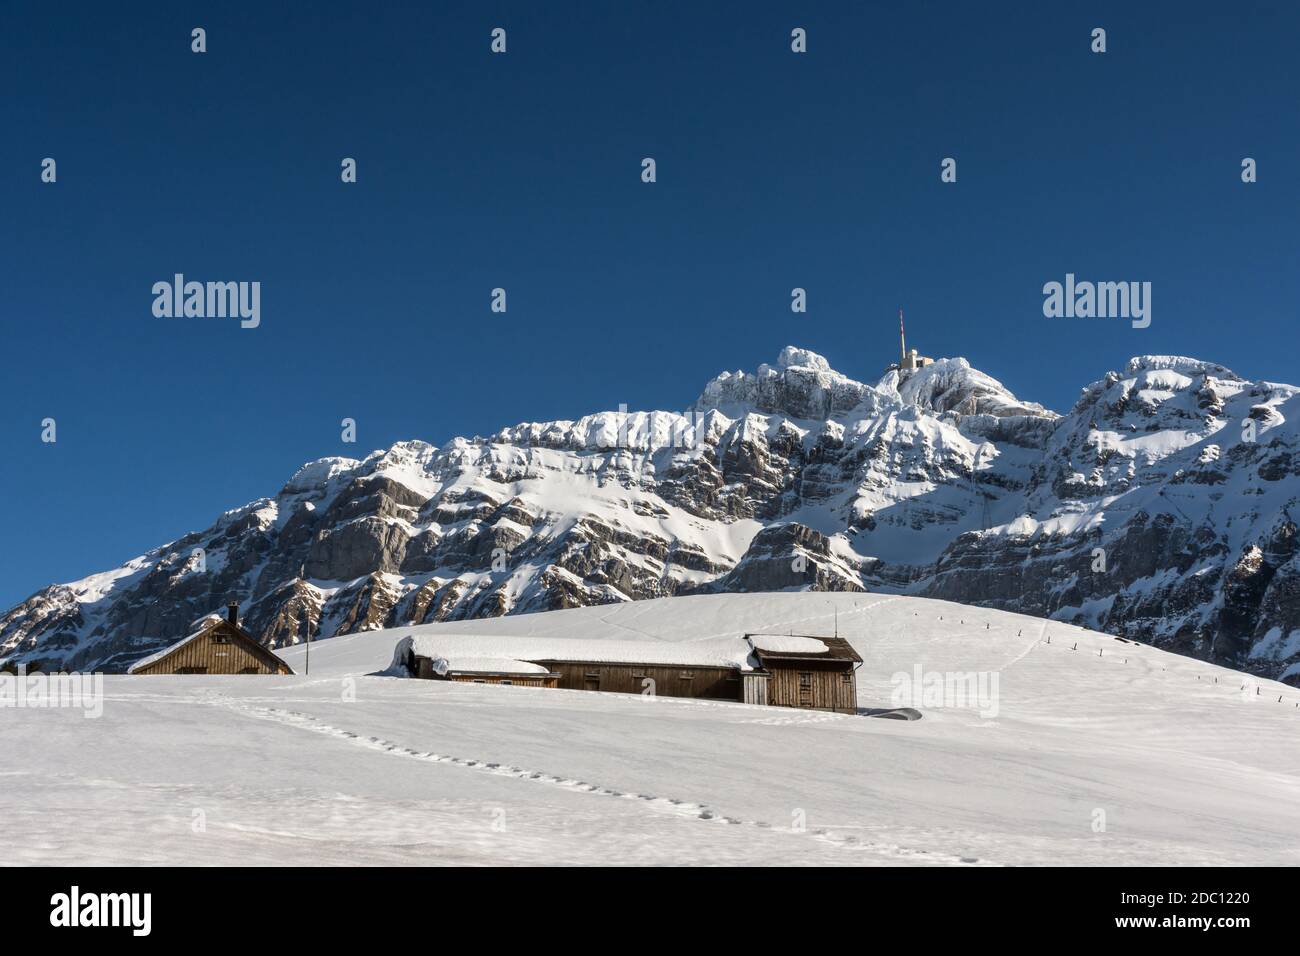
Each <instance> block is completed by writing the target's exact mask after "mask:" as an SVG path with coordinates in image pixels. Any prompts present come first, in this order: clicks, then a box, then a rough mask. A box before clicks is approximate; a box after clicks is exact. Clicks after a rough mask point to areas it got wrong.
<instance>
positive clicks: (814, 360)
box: [776, 345, 838, 374]
mask: <svg viewBox="0 0 1300 956" xmlns="http://www.w3.org/2000/svg"><path fill="white" fill-rule="evenodd" d="M776 364H777V367H778V368H810V369H812V370H813V371H815V372H833V371H834V369H832V368H831V363H830V362H828V361H826V358H825V357H824V356H821V355H818V354H817V353H816V352H814V351H812V350H811V349H801V348H799V347H798V346H796V345H787V346H786V347H785V348H783V349H782V350H781V354H780V355H779V356H778V357H777V360H776ZM837 374H838V373H837Z"/></svg>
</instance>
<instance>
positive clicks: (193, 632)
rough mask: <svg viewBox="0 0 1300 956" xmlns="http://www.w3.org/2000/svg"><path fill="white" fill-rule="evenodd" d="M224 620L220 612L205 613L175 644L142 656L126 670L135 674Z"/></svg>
mask: <svg viewBox="0 0 1300 956" xmlns="http://www.w3.org/2000/svg"><path fill="white" fill-rule="evenodd" d="M224 620H225V618H224V617H222V616H221V615H220V614H205V615H204V616H203V617H201V618H199V619H198V620H197V621H195V622H194V623H193V624H191V625H190V632H189V633H188V634H186V635H185V636H184V637H182V638H181V639H180V640H179V641H176V642H175V643H174V644H168V645H167V646H166V647H164V648H163V649H162V650H160V651H154V652H153V653H152V654H150V655H149V656H148V657H142V658H140V659H139V660H138V661H136V662H135V663H134V664H132V665H131V666H130V667H128V668H127V669H126V672H127V673H128V674H134V673H135V672H136V671H137V670H139V669H140V668H142V667H148V666H149V665H150V664H153V663H156V662H157V661H160V660H162V659H163V658H164V657H166V656H167V655H168V654H170V653H171V652H172V651H174V650H176V648H178V647H180V646H181V645H182V644H184V643H185V642H186V641H191V640H193V639H194V638H196V637H198V636H199V635H200V634H202V633H203V632H204V631H206V630H207V629H208V628H210V627H211V626H212V625H213V624H220V623H221V622H222V621H224Z"/></svg>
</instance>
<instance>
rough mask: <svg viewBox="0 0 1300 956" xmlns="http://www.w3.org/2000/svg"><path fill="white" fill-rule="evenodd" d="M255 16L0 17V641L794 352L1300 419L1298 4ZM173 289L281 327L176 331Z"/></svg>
mask: <svg viewBox="0 0 1300 956" xmlns="http://www.w3.org/2000/svg"><path fill="white" fill-rule="evenodd" d="M273 6H275V5H268V4H263V3H227V2H223V3H221V4H189V3H175V2H168V3H155V4H147V3H133V4H130V5H128V6H126V7H123V6H121V5H102V4H65V5H59V6H58V7H57V8H52V7H50V6H49V5H48V4H38V3H27V2H15V3H10V4H7V5H5V6H4V7H3V8H0V90H2V91H3V92H0V129H2V130H3V131H4V134H3V139H2V142H3V149H0V172H2V175H0V210H2V213H3V218H4V224H5V227H4V228H3V229H2V230H0V253H2V255H3V262H4V267H3V271H2V272H0V276H2V277H3V285H2V286H0V321H2V322H3V327H2V331H0V336H2V338H0V341H2V342H3V355H4V357H5V361H4V371H5V374H4V376H3V380H2V381H0V407H2V408H3V415H2V417H0V441H2V442H3V445H2V446H0V447H3V448H4V450H5V452H6V458H5V467H4V468H3V469H0V483H2V486H0V502H3V504H0V508H3V511H2V512H0V514H2V516H3V521H2V524H0V526H2V527H3V529H4V536H5V546H4V548H3V549H0V605H4V606H8V605H10V604H12V603H14V602H16V601H18V600H21V599H22V598H23V597H25V596H27V595H28V594H30V593H31V592H33V591H34V590H36V589H37V588H39V587H41V586H43V585H45V584H48V583H50V582H53V581H64V580H69V579H72V578H76V577H80V576H83V575H85V574H87V573H90V572H93V571H97V570H103V569H106V568H109V567H112V566H115V565H117V564H119V563H120V562H121V561H123V560H125V559H127V558H129V557H132V556H134V555H135V554H138V553H140V552H142V551H145V550H147V549H148V548H150V547H153V546H155V545H158V544H160V543H162V542H164V541H166V540H170V539H172V538H175V537H178V536H180V535H181V534H183V533H185V532H186V531H189V530H194V529H197V528H202V527H205V526H207V525H208V524H209V523H210V522H211V521H212V520H213V519H214V518H215V517H216V516H217V515H218V514H219V513H220V512H221V511H223V510H225V509H226V508H229V507H234V506H236V505H239V504H242V503H244V502H246V501H249V500H252V499H254V498H257V497H260V496H263V495H270V494H274V493H275V492H276V491H277V490H278V489H279V487H280V486H281V485H282V484H283V482H284V481H285V480H286V479H287V478H288V477H289V475H290V474H292V473H293V471H294V470H295V469H296V468H297V466H298V465H299V464H301V463H302V462H304V461H307V460H310V459H313V458H318V457H322V456H325V455H336V454H345V455H353V456H358V457H359V456H360V455H361V454H364V453H365V452H366V451H369V450H371V449H374V448H380V447H385V446H387V445H389V444H391V443H393V442H395V441H398V440H402V439H408V438H421V439H425V440H428V441H431V442H434V443H440V442H443V441H445V440H447V439H448V438H450V437H452V436H455V435H459V434H475V433H488V432H491V431H495V430H496V429H497V428H499V427H501V426H503V425H507V424H512V423H515V422H518V421H525V420H547V419H554V418H575V417H578V416H580V415H582V414H586V413H589V412H593V411H597V410H602V409H611V408H617V407H618V406H619V405H620V404H626V405H627V406H628V407H630V408H666V409H681V408H684V407H685V406H686V405H687V404H688V403H690V402H691V401H692V400H693V399H694V398H695V396H696V395H697V394H698V392H699V390H700V388H701V387H702V386H703V384H704V383H705V382H706V381H707V380H708V379H709V378H711V377H712V376H713V375H715V374H716V373H717V372H718V371H720V370H722V369H736V368H745V369H750V368H753V367H755V366H757V365H758V364H759V363H760V362H764V361H767V362H771V361H773V360H774V358H775V356H776V354H777V352H778V351H779V350H780V348H781V347H782V346H783V345H786V344H791V343H793V344H799V345H802V346H805V347H808V348H812V349H815V350H817V351H819V352H821V353H823V354H825V355H826V356H827V357H828V358H829V359H830V360H831V362H832V364H833V365H835V367H837V368H838V369H840V370H841V371H843V372H845V373H847V374H850V375H853V376H855V377H858V378H863V379H873V378H874V377H875V376H877V375H878V374H879V373H880V371H881V369H882V367H883V366H884V365H885V364H886V362H888V361H890V360H891V359H892V357H893V354H894V352H893V350H894V348H895V343H896V338H895V323H896V313H897V310H898V308H899V307H900V306H902V307H904V308H905V309H906V310H907V315H908V326H909V332H910V339H911V344H914V345H916V346H917V347H918V348H920V349H921V350H922V351H923V352H925V353H927V354H931V355H943V356H949V355H963V356H966V357H967V358H969V359H970V360H971V362H972V363H973V364H974V365H976V366H977V367H979V368H981V369H983V370H985V371H986V372H988V373H990V374H992V375H994V376H996V377H998V378H1000V379H1001V380H1002V381H1003V382H1005V383H1006V384H1007V385H1008V386H1009V387H1010V388H1011V389H1012V390H1013V391H1015V392H1016V393H1017V394H1019V395H1021V396H1022V397H1025V398H1029V399H1032V400H1036V401H1040V402H1043V403H1044V404H1047V405H1049V406H1051V407H1054V408H1056V409H1058V410H1062V411H1063V410H1065V409H1067V408H1068V407H1069V406H1070V405H1071V404H1072V403H1073V401H1074V399H1075V398H1076V396H1077V394H1078V389H1079V388H1080V387H1082V386H1083V385H1085V384H1087V383H1088V382H1090V381H1093V380H1095V379H1097V378H1100V377H1101V376H1102V375H1103V374H1104V373H1105V372H1106V371H1107V370H1108V369H1111V368H1118V367H1120V366H1122V365H1123V363H1124V362H1125V361H1126V360H1127V359H1128V358H1129V357H1130V356H1132V355H1135V354H1143V353H1162V354H1163V353H1177V354H1190V355H1195V356H1198V357H1203V358H1210V359H1213V360H1216V361H1220V362H1223V363H1224V364H1226V365H1228V366H1230V367H1232V368H1234V369H1236V370H1237V371H1238V372H1239V373H1240V374H1243V375H1246V376H1248V377H1251V378H1266V379H1272V380H1276V381H1288V382H1296V381H1297V380H1300V374H1297V372H1296V371H1295V361H1294V357H1295V354H1296V344H1297V338H1298V337H1297V335H1296V333H1295V331H1294V329H1295V323H1296V320H1297V305H1296V303H1297V302H1298V301H1300V277H1298V272H1297V269H1296V254H1297V241H1296V223H1297V222H1300V191H1298V190H1297V189H1296V178H1295V176H1296V172H1295V170H1296V165H1297V163H1298V162H1300V133H1298V132H1297V119H1296V117H1297V113H1296V108H1297V102H1298V98H1297V97H1298V93H1300V67H1298V66H1297V57H1296V55H1295V52H1294V42H1295V37H1296V36H1297V35H1298V34H1300V12H1297V8H1296V6H1295V5H1294V4H1293V3H1254V4H1247V5H1241V4H1233V3H1219V4H1213V5H1209V4H1207V5H1198V4H1195V3H1191V4H1189V3H1178V4H1172V3H1170V4H1145V3H1144V4H1131V3H1113V4H1107V3H1073V4H1055V3H1054V4H1042V3H1030V2H1025V3H1003V4H985V5H976V4H968V3H925V4H922V3H908V4H888V5H885V4H866V3H849V2H847V0H845V2H827V0H819V2H804V3H795V2H787V3H762V2H746V3H740V2H736V3H707V2H705V3H676V2H664V0H656V2H632V0H620V2H618V3H596V2H594V0H589V2H586V3H568V2H548V3H545V4H539V3H535V2H527V3H482V2H479V3H469V2H467V3H437V4H430V3H419V4H415V3H412V4H407V5H399V4H376V5H369V4H336V3H332V2H318V3H313V4H310V5H308V4H301V5H298V8H297V9H294V10H278V9H266V8H267V7H273ZM376 7H377V8H378V9H374V8H376ZM1048 8H1050V9H1048ZM195 26H202V27H204V28H205V29H206V30H207V34H208V52H207V53H205V54H202V55H197V54H193V53H191V52H190V30H191V29H192V28H193V27H195ZM497 26H500V27H503V28H505V29H506V30H507V35H508V52H507V53H506V54H505V55H504V56H493V55H491V54H490V53H489V50H488V44H489V33H490V31H491V30H492V28H493V27H497ZM796 26H800V27H804V28H806V29H807V31H808V47H809V51H808V53H807V54H805V55H795V54H793V53H791V52H790V46H789V42H790V41H789V36H790V30H791V29H792V28H793V27H796ZM1096 26H1101V27H1104V28H1106V30H1107V40H1108V51H1107V52H1106V53H1105V54H1104V55H1096V54H1093V53H1091V52H1090V50H1089V42H1090V40H1089V34H1090V31H1091V30H1092V28H1093V27H1096ZM47 156H48V157H53V158H55V159H56V160H57V162H58V182H57V183H55V184H53V185H48V184H42V183H41V182H40V180H39V174H40V162H41V160H42V159H43V158H45V157H47ZM345 156H350V157H355V158H356V159H357V161H358V165H359V177H358V178H359V181H358V182H357V183H356V184H354V185H344V184H342V183H341V182H340V180H339V163H340V160H341V159H342V158H343V157H345ZM646 156H652V157H654V158H655V159H656V162H657V164H658V182H656V183H654V184H652V185H647V184H643V183H642V182H641V181H640V162H641V159H642V158H643V157H646ZM946 156H952V157H954V158H956V159H957V163H958V181H957V183H955V184H942V183H940V181H939V164H940V161H941V160H942V159H943V158H944V157H946ZM1246 156H1250V157H1253V158H1255V159H1256V160H1257V161H1258V164H1259V182H1257V183H1255V184H1251V185H1245V184H1243V183H1242V182H1241V180H1240V163H1241V160H1242V158H1243V157H1246ZM175 272H183V273H184V274H185V275H186V276H187V277H188V278H193V279H200V280H209V279H210V280H246V281H252V280H257V281H259V282H261V284H262V322H261V326H260V327H259V328H257V329H253V330H245V329H241V328H239V325H238V323H237V322H235V321H232V320H224V321H223V320H209V319H197V318H190V319H184V318H181V319H175V318H173V319H163V318H155V317H154V316H153V314H152V311H151V305H152V295H151V292H150V289H151V287H152V285H153V283H154V282H156V281H159V280H168V279H170V277H171V276H172V274H173V273H175ZM1067 272H1074V273H1076V274H1077V275H1079V276H1080V278H1091V279H1095V280H1138V281H1150V282H1151V283H1152V287H1153V293H1152V324H1151V326H1150V328H1147V329H1141V330H1138V329H1133V328H1131V327H1130V326H1129V324H1128V323H1127V322H1123V321H1118V320H1114V321H1103V320H1084V319H1074V320H1065V319H1060V320H1049V319H1045V318H1044V317H1043V315H1042V292H1041V289H1042V286H1043V284H1044V283H1045V282H1048V281H1051V280H1058V281H1060V280H1063V279H1064V276H1065V274H1066V273H1067ZM497 286H501V287H504V288H506V289H507V292H508V297H509V298H508V302H509V310H508V312H507V313H506V314H505V315H494V314H492V313H491V312H490V311H489V296H490V291H491V289H492V288H494V287H497ZM795 286H801V287H804V288H806V289H807V290H808V296H809V311H808V312H807V314H805V315H794V314H792V313H791V312H790V309H789V302H790V290H791V288H792V287H795ZM46 417H52V418H54V419H55V420H56V421H57V423H58V441H57V443H55V444H53V445H50V444H44V443H42V442H41V441H40V434H41V428H40V423H41V420H42V419H44V418H46ZM344 417H351V418H354V419H355V420H356V421H357V426H358V429H357V430H358V442H357V444H356V445H347V444H344V443H343V442H341V440H340V427H339V423H340V420H341V419H342V418H344Z"/></svg>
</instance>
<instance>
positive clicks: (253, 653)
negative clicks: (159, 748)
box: [127, 604, 293, 674]
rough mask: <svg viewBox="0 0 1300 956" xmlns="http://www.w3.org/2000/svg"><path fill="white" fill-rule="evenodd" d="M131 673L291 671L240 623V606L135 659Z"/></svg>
mask: <svg viewBox="0 0 1300 956" xmlns="http://www.w3.org/2000/svg"><path fill="white" fill-rule="evenodd" d="M127 673H128V674H292V673H293V671H292V670H291V669H290V668H289V665H288V664H286V663H285V662H284V661H282V660H280V658H279V657H277V656H276V655H275V654H273V653H271V652H270V651H269V650H267V649H266V648H265V647H263V646H262V645H261V644H259V643H258V642H257V640H256V639H255V638H254V637H253V635H251V634H249V633H248V632H247V631H245V630H244V629H243V628H242V627H240V626H239V605H238V604H231V605H230V606H229V608H228V611H227V615H226V617H224V618H223V617H221V615H219V614H209V615H208V616H207V617H205V618H204V619H203V620H202V621H199V622H198V624H197V629H196V630H195V631H194V632H193V633H191V634H190V635H189V636H188V637H186V638H184V639H183V640H180V641H177V642H176V643H175V644H173V645H171V647H167V648H164V649H163V650H161V651H159V652H158V653H156V654H151V655H150V656H149V657H146V658H144V659H143V660H139V661H136V662H135V663H134V664H132V665H131V667H130V668H129V669H128V670H127Z"/></svg>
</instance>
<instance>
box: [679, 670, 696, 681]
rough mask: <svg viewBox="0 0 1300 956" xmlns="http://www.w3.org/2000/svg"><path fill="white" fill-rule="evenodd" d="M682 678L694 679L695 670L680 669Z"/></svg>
mask: <svg viewBox="0 0 1300 956" xmlns="http://www.w3.org/2000/svg"><path fill="white" fill-rule="evenodd" d="M682 680H695V671H682Z"/></svg>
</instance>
